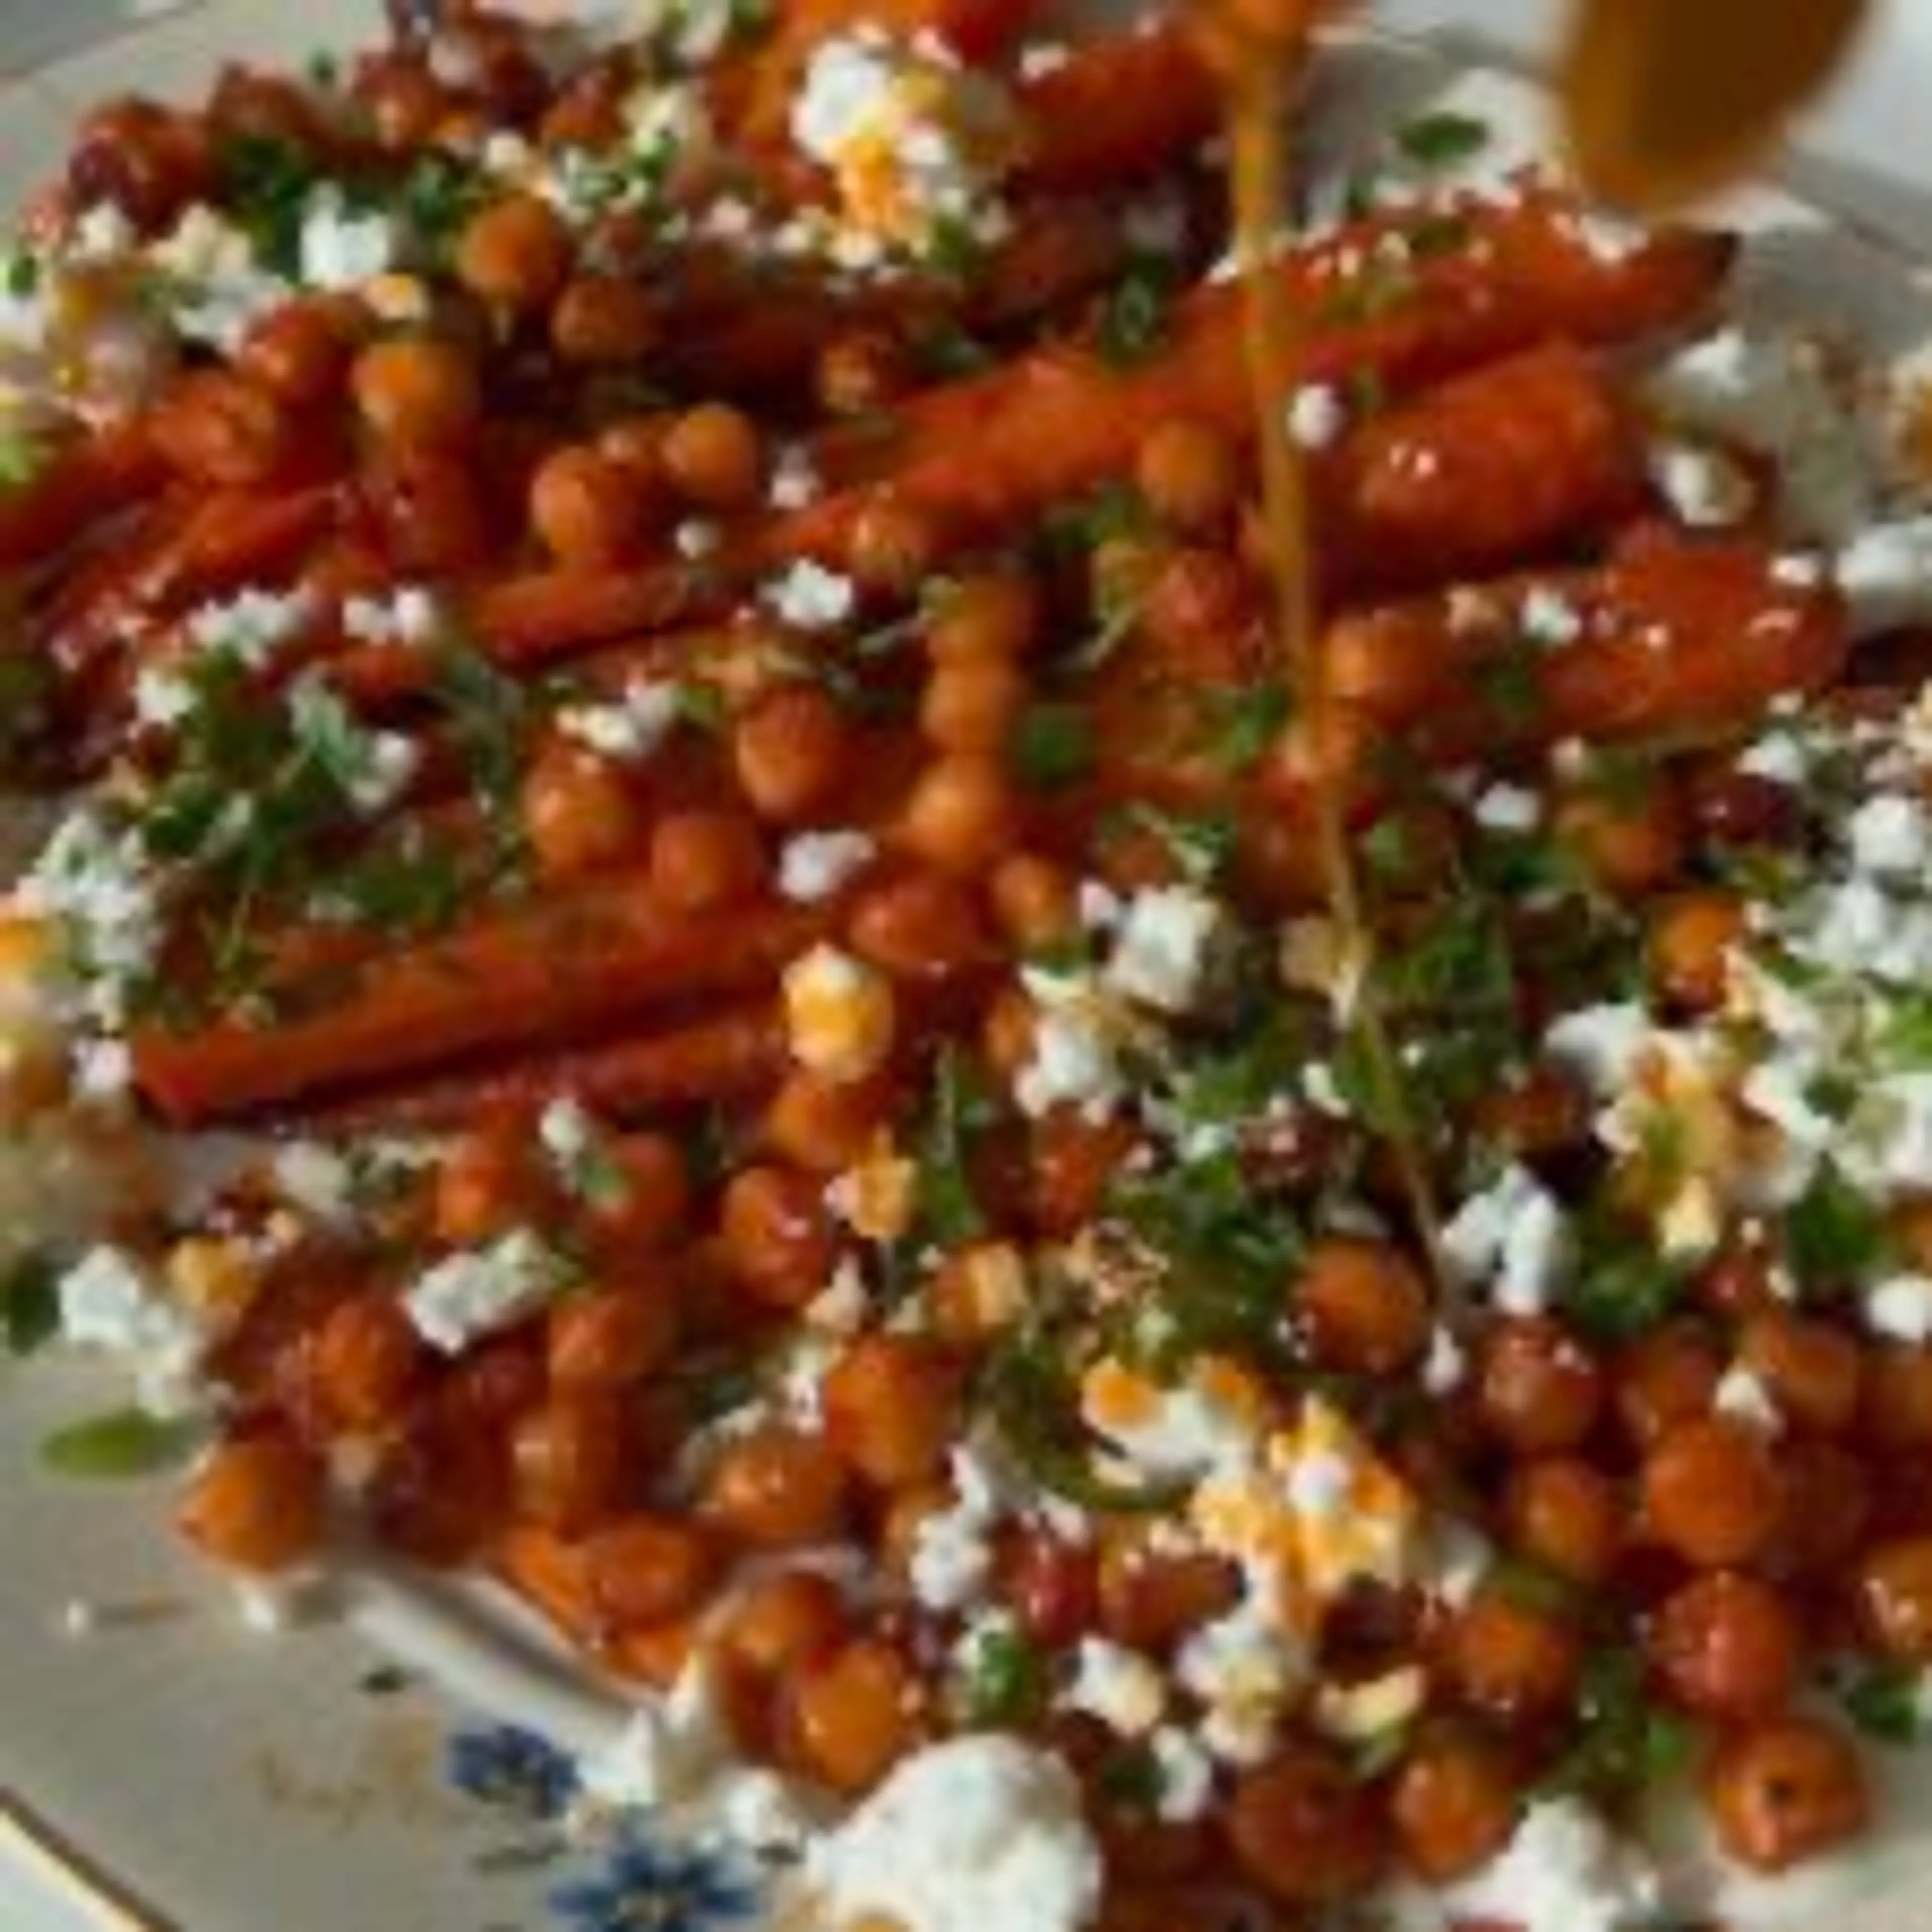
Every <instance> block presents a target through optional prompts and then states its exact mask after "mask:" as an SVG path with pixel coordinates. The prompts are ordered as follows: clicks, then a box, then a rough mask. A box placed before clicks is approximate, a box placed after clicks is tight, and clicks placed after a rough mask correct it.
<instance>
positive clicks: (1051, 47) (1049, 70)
mask: <svg viewBox="0 0 1932 1932" xmlns="http://www.w3.org/2000/svg"><path fill="white" fill-rule="evenodd" d="M1072 58H1073V53H1072V52H1071V50H1070V49H1069V48H1068V47H1067V44H1066V43H1065V42H1064V41H1061V40H1030V41H1029V42H1028V43H1027V44H1026V45H1025V46H1023V47H1022V48H1021V49H1020V56H1019V62H1018V65H1019V76H1020V78H1021V79H1022V80H1040V79H1041V78H1042V77H1044V76H1045V75H1047V74H1058V72H1059V71H1060V70H1061V68H1064V66H1065V65H1067V62H1069V61H1070V60H1071V59H1072Z"/></svg>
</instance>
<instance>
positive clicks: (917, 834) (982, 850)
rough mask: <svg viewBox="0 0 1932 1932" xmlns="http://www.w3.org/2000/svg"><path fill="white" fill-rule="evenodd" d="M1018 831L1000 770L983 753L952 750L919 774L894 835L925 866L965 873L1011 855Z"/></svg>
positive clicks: (1008, 785) (1015, 808) (1015, 805)
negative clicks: (922, 861)
mask: <svg viewBox="0 0 1932 1932" xmlns="http://www.w3.org/2000/svg"><path fill="white" fill-rule="evenodd" d="M1018 830H1019V799H1018V797H1017V796H1016V793H1015V792H1014V790H1013V781H1012V780H1011V779H1010V778H1009V777H1008V776H1007V772H1006V769H1005V767H1004V766H1003V765H1002V764H1001V763H1000V762H999V761H998V760H997V759H995V758H990V757H986V756H985V755H984V754H980V753H974V752H953V753H950V754H947V756H945V757H941V758H938V759H937V760H935V761H934V762H933V763H932V764H929V766H926V769H925V771H924V772H922V773H921V775H920V776H919V781H918V783H917V784H916V785H915V786H914V787H913V792H912V796H910V798H909V799H907V801H906V806H905V815H904V818H903V819H902V820H901V822H900V826H899V836H900V838H901V841H903V842H904V845H905V847H906V848H907V850H909V851H910V852H912V853H914V854H916V856H918V857H919V858H920V859H924V860H925V861H926V862H927V863H928V864H929V865H936V866H938V868H940V870H941V871H947V872H956V873H960V874H973V873H977V872H983V871H986V869H987V868H989V866H992V865H995V864H996V863H997V862H998V860H999V859H1001V858H1002V857H1003V856H1004V855H1005V854H1006V853H1007V852H1008V851H1010V850H1011V849H1012V847H1013V841H1014V838H1015V835H1016V833H1017V832H1018Z"/></svg>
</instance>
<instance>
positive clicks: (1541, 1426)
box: [1476, 1316, 1604, 1455]
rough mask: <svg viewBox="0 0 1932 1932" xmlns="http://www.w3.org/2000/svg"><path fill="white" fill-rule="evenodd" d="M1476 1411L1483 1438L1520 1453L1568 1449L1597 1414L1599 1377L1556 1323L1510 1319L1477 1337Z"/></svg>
mask: <svg viewBox="0 0 1932 1932" xmlns="http://www.w3.org/2000/svg"><path fill="white" fill-rule="evenodd" d="M1476 1405H1477V1412H1478V1415H1480V1416H1481V1419H1482V1421H1483V1423H1484V1426H1485V1427H1486V1428H1487V1430H1489V1432H1490V1434H1491V1435H1493V1436H1495V1437H1496V1439H1497V1440H1498V1441H1499V1442H1503V1443H1505V1444H1506V1445H1508V1447H1509V1448H1511V1449H1514V1450H1515V1451H1517V1452H1518V1453H1519V1454H1524V1455H1544V1454H1552V1453H1554V1452H1556V1451H1562V1450H1566V1449H1574V1448H1576V1447H1577V1445H1578V1444H1580V1442H1583V1440H1584V1439H1585V1438H1586V1436H1589V1434H1590V1433H1591V1431H1592V1430H1593V1429H1595V1427H1596V1425H1597V1419H1598V1416H1599V1415H1601V1413H1602V1411H1603V1406H1604V1376H1603V1371H1602V1370H1601V1369H1600V1368H1599V1367H1598V1366H1597V1364H1596V1363H1595V1361H1594V1360H1592V1358H1591V1356H1590V1355H1589V1352H1588V1351H1587V1350H1586V1349H1585V1348H1584V1347H1583V1345H1582V1343H1580V1342H1579V1341H1578V1340H1577V1338H1576V1337H1574V1335H1572V1334H1571V1333H1570V1331H1568V1329H1567V1328H1565V1327H1564V1326H1563V1325H1562V1324H1561V1323H1560V1322H1557V1321H1556V1320H1554V1319H1552V1318H1550V1317H1549V1316H1528V1317H1523V1318H1512V1319H1509V1320H1507V1321H1504V1322H1499V1323H1498V1324H1497V1325H1496V1326H1495V1327H1494V1328H1492V1329H1491V1330H1490V1331H1489V1333H1488V1334H1486V1335H1485V1336H1484V1337H1483V1338H1482V1342H1481V1347H1480V1349H1479V1352H1478V1364H1477V1376H1476Z"/></svg>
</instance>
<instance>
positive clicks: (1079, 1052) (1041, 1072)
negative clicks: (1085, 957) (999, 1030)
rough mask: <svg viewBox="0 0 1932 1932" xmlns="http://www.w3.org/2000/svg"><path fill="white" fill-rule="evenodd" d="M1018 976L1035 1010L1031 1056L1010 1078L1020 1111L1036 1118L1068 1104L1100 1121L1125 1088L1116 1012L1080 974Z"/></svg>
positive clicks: (1122, 1035) (1120, 1030)
mask: <svg viewBox="0 0 1932 1932" xmlns="http://www.w3.org/2000/svg"><path fill="white" fill-rule="evenodd" d="M1022 980H1023V983H1025V986H1026V989H1027V991H1028V993H1030V994H1031V995H1032V997H1033V1001H1034V1007H1035V1012H1034V1030H1033V1056H1032V1058H1031V1059H1030V1060H1029V1061H1028V1062H1027V1064H1025V1066H1024V1067H1022V1068H1021V1069H1020V1071H1019V1075H1018V1076H1017V1077H1016V1079H1015V1081H1014V1082H1013V1097H1014V1099H1015V1100H1017V1101H1018V1102H1019V1106H1020V1109H1021V1111H1022V1112H1023V1113H1026V1114H1030V1115H1033V1116H1034V1118H1038V1117H1039V1116H1040V1115H1043V1114H1048V1113H1051V1112H1052V1110H1053V1109H1055V1107H1059V1106H1070V1107H1074V1108H1077V1109H1079V1111H1080V1112H1082V1114H1084V1115H1086V1116H1087V1118H1088V1119H1090V1120H1104V1119H1105V1118H1106V1116H1107V1115H1108V1114H1109V1113H1110V1112H1112V1110H1113V1109H1114V1108H1115V1106H1117V1105H1118V1103H1119V1102H1120V1101H1121V1099H1122V1097H1124V1095H1125V1094H1126V1092H1127V1072H1126V1069H1125V1068H1124V1066H1123V1065H1122V1064H1121V1049H1122V1047H1123V1046H1124V1043H1125V1032H1124V1028H1123V1026H1122V1025H1121V1019H1120V1016H1118V1013H1115V1011H1114V1010H1112V1007H1110V1006H1109V1004H1108V1003H1107V1001H1106V1000H1105V999H1104V998H1103V997H1102V995H1100V991H1099V989H1098V988H1097V987H1096V986H1094V984H1093V983H1091V981H1090V980H1087V979H1085V978H1084V977H1081V976H1079V975H1073V976H1064V975H1061V974H1049V973H1040V972H1034V971H1028V972H1025V973H1024V974H1022Z"/></svg>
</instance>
